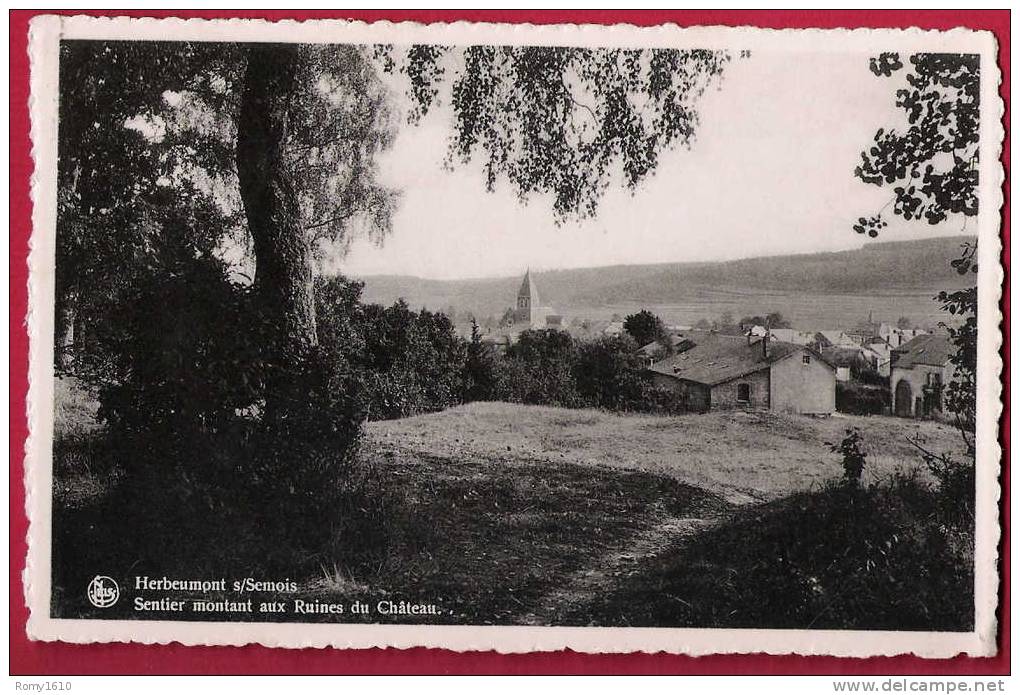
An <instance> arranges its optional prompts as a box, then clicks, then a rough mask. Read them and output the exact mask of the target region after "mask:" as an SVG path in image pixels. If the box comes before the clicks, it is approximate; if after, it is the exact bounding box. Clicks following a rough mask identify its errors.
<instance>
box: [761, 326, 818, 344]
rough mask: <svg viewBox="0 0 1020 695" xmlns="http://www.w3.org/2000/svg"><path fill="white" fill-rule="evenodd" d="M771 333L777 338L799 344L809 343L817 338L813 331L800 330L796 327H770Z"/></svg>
mask: <svg viewBox="0 0 1020 695" xmlns="http://www.w3.org/2000/svg"><path fill="white" fill-rule="evenodd" d="M769 333H771V334H772V338H773V339H775V340H781V341H783V342H784V343H795V344H798V345H807V344H808V343H810V342H813V341H814V339H815V334H814V332H813V331H799V330H797V329H796V328H772V329H769Z"/></svg>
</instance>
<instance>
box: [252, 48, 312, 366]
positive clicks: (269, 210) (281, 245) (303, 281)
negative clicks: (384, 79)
mask: <svg viewBox="0 0 1020 695" xmlns="http://www.w3.org/2000/svg"><path fill="white" fill-rule="evenodd" d="M297 61H298V47H297V46H296V45H294V44H252V45H251V46H250V47H249V49H248V67H247V72H246V74H245V87H244V93H243V95H242V97H241V111H240V114H239V116H238V124H237V126H238V127H237V176H238V180H239V183H240V190H241V199H242V201H243V202H244V210H245V214H246V215H247V218H248V229H249V230H250V232H251V236H252V240H253V242H254V248H255V264H256V265H255V291H256V293H257V296H258V297H259V300H260V303H261V305H262V310H263V312H264V314H263V316H264V318H265V319H266V320H267V321H268V322H269V325H270V327H271V337H270V339H271V340H272V341H273V344H272V345H271V346H269V347H270V354H271V355H273V357H274V358H275V359H277V360H283V361H284V363H285V362H286V361H289V360H291V359H293V358H294V357H296V356H298V355H300V354H301V353H302V351H303V350H304V348H307V347H308V346H311V345H314V344H315V342H316V339H315V305H314V298H313V294H312V270H311V264H310V253H309V251H310V245H309V242H308V239H307V238H306V236H305V233H304V229H303V228H302V226H301V215H300V209H299V205H298V197H297V193H296V191H295V187H294V182H293V180H292V176H291V172H290V170H289V169H288V167H287V164H286V161H285V158H284V145H285V143H286V140H287V128H288V119H289V118H290V116H291V114H290V110H291V108H292V107H293V106H294V104H293V101H294V94H295V80H296V78H297V77H296V72H297Z"/></svg>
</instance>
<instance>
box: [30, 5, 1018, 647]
mask: <svg viewBox="0 0 1020 695" xmlns="http://www.w3.org/2000/svg"><path fill="white" fill-rule="evenodd" d="M31 59H32V95H31V99H32V104H31V111H32V135H33V147H34V156H35V165H36V168H35V175H34V182H33V202H34V217H33V236H32V248H31V259H30V264H31V280H30V285H31V286H30V316H29V325H30V336H31V384H30V394H29V411H30V413H29V414H30V425H31V435H30V440H29V443H28V458H27V477H26V485H27V494H28V506H29V512H30V520H31V531H30V538H29V559H28V568H27V577H26V586H27V597H26V600H27V601H28V604H29V607H30V609H31V617H30V620H29V624H28V631H29V634H30V636H31V637H32V638H34V639H39V640H63V641H68V642H109V641H135V642H145V643H166V642H170V641H177V642H181V643H184V644H209V645H241V644H247V643H260V644H264V645H271V646H280V647H304V646H332V647H338V648H343V647H367V646H393V647H412V646H434V647H445V648H448V649H453V650H498V651H500V652H523V651H535V650H556V649H563V648H570V649H573V650H579V651H585V652H631V651H644V652H659V651H664V652H670V653H686V654H710V653H748V652H766V653H771V654H786V653H798V654H828V655H849V656H868V655H892V654H904V653H912V654H917V655H921V656H925V657H949V656H953V655H956V654H959V653H966V654H972V655H990V654H993V653H994V652H995V649H996V634H997V625H996V614H997V609H998V605H997V598H996V597H997V591H998V588H999V577H998V572H997V559H998V547H999V541H1000V532H999V526H998V519H999V499H1000V491H999V483H998V480H999V473H1000V467H1001V462H1000V456H1001V452H1000V448H999V445H998V441H997V426H998V422H999V417H1000V410H1001V408H1000V402H1001V380H1000V378H1001V360H1000V357H999V349H1000V346H1001V342H1002V341H1001V333H1000V313H999V300H1000V295H1001V287H1002V283H1003V271H1002V268H1001V266H1000V263H999V253H1000V249H1001V245H1000V236H999V235H1000V206H1001V203H1002V194H1001V187H1002V184H1003V171H1002V167H1001V164H1000V148H1001V143H1002V138H1003V128H1002V124H1001V118H1002V114H1003V107H1002V103H1001V101H1000V99H999V96H998V88H999V71H998V68H997V64H996V59H997V46H996V43H995V40H994V38H993V37H992V35H991V34H988V33H981V32H972V31H967V30H963V29H958V30H954V31H948V32H934V31H921V30H917V29H914V30H881V31H879V30H874V31H873V30H853V31H845V30H839V31H821V30H785V31H768V30H761V29H754V28H724V27H701V28H690V29H681V28H678V27H676V26H661V27H653V28H637V27H633V26H622V25H621V26H609V27H606V26H574V25H570V26H568V25H560V26H542V27H537V26H530V25H516V26H515V25H496V24H469V23H455V24H436V25H422V24H411V23H408V24H400V23H397V24H394V23H385V22H384V23H378V24H365V23H358V22H342V21H314V22H303V23H302V22H280V23H270V22H262V21H240V20H231V21H204V20H154V19H144V20H132V19H95V18H86V17H61V18H58V17H40V18H37V19H35V20H33V22H32V36H31Z"/></svg>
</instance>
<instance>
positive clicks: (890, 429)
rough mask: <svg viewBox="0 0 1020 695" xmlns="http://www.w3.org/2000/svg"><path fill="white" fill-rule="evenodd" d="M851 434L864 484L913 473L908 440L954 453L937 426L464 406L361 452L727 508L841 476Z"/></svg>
mask: <svg viewBox="0 0 1020 695" xmlns="http://www.w3.org/2000/svg"><path fill="white" fill-rule="evenodd" d="M847 427H857V428H859V429H860V430H861V433H862V436H863V438H864V447H865V450H866V451H867V453H868V466H867V473H866V476H865V478H866V480H877V479H880V478H882V477H888V476H889V475H890V474H892V473H895V472H897V471H906V470H908V469H911V468H915V467H917V466H918V465H919V464H920V459H919V458H918V456H917V450H916V449H915V448H914V447H913V446H912V445H911V444H910V443H909V442H907V437H908V436H909V437H915V436H917V435H920V436H921V437H923V438H924V440H925V441H926V442H928V444H929V445H930V446H932V447H934V449H935V450H939V451H941V450H945V449H953V448H955V447H957V446H958V445H959V442H958V440H957V435H956V433H955V431H954V430H953V429H952V428H951V427H949V426H947V425H942V424H939V423H935V422H924V421H915V420H903V419H900V418H891V417H878V416H856V415H836V416H833V417H829V418H811V417H805V416H797V415H780V414H774V413H766V412H739V411H738V412H715V413H706V414H704V415H683V416H677V417H660V416H653V415H618V414H611V413H604V412H600V411H594V410H568V409H563V408H550V407H544V406H527V405H516V404H508V403H471V404H468V405H464V406H460V407H457V408H451V409H449V410H446V411H443V412H441V413H434V414H431V415H422V416H419V417H413V418H406V419H403V420H390V421H383V422H373V423H370V424H369V425H368V427H367V443H366V450H367V451H372V452H376V453H384V454H386V455H387V456H389V457H391V458H397V459H399V458H400V457H401V456H408V455H410V456H415V455H427V456H438V457H443V458H448V459H465V460H470V459H483V460H487V461H490V462H492V464H493V465H499V464H506V463H509V462H514V463H517V464H531V463H543V464H567V463H569V464H574V465H579V466H592V467H601V466H605V467H609V468H613V469H617V470H635V471H642V472H646V473H653V474H656V475H665V476H668V477H671V478H674V479H675V480H678V481H680V482H683V483H686V484H689V485H694V486H697V487H700V488H703V489H705V490H707V491H708V492H711V493H712V494H715V495H719V496H720V497H722V498H724V499H726V500H727V501H729V502H731V503H734V504H743V503H748V502H755V501H765V500H770V499H775V498H777V497H781V496H783V495H787V494H789V493H792V492H796V491H801V490H807V489H811V488H812V487H817V486H819V485H821V484H822V483H824V482H826V481H828V480H832V479H833V478H837V477H839V476H840V475H842V468H841V466H840V462H839V457H838V456H836V455H835V454H831V453H829V451H828V446H827V445H826V444H825V443H826V442H836V441H839V439H840V438H842V436H843V434H844V431H845V429H846V428H847Z"/></svg>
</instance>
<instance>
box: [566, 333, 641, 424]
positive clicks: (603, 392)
mask: <svg viewBox="0 0 1020 695" xmlns="http://www.w3.org/2000/svg"><path fill="white" fill-rule="evenodd" d="M636 349H637V344H636V343H635V342H634V340H633V339H632V338H630V337H629V336H603V337H599V338H595V339H594V340H589V341H583V342H579V343H578V346H577V351H576V358H575V360H574V363H573V369H572V371H573V378H574V383H575V385H576V390H577V393H578V396H579V397H580V398H581V399H582V401H583V402H584V403H585V405H588V406H589V407H593V408H606V409H607V410H640V409H643V408H644V407H645V404H644V396H645V393H644V391H645V380H644V378H643V377H642V374H641V371H642V369H643V368H644V361H643V359H642V358H641V356H640V355H637V354H636V353H635V350H636Z"/></svg>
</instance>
